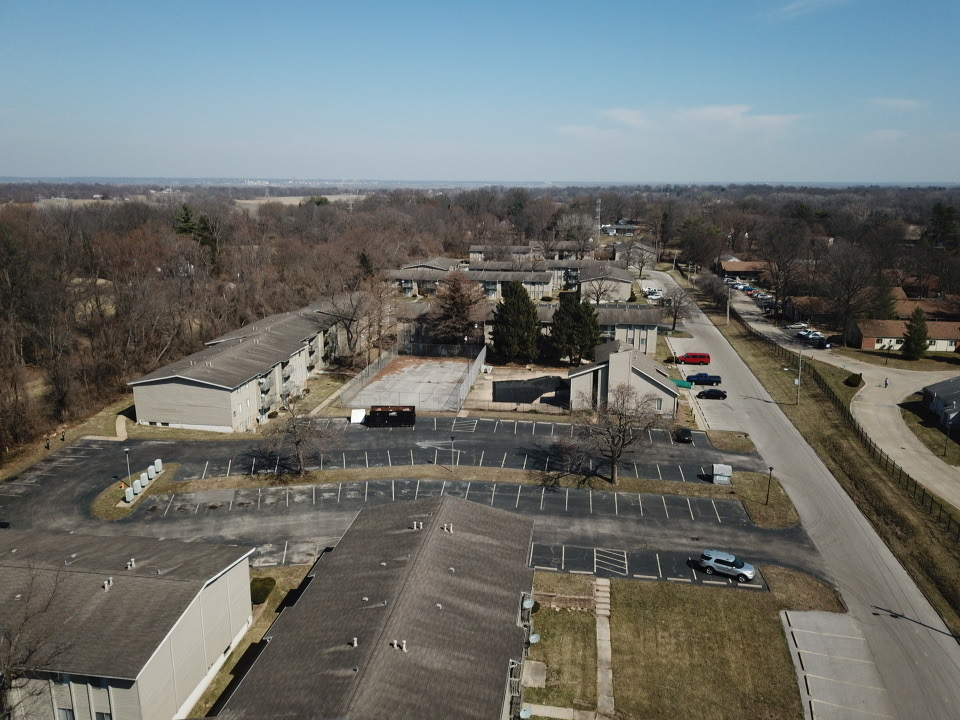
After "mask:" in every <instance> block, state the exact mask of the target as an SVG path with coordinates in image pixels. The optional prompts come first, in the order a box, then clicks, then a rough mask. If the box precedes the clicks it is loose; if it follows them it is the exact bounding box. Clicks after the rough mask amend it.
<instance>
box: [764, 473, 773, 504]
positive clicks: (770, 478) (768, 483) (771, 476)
mask: <svg viewBox="0 0 960 720" xmlns="http://www.w3.org/2000/svg"><path fill="white" fill-rule="evenodd" d="M772 482H773V467H770V474H769V475H767V499H766V500H764V501H763V504H764V505H769V504H770V483H772Z"/></svg>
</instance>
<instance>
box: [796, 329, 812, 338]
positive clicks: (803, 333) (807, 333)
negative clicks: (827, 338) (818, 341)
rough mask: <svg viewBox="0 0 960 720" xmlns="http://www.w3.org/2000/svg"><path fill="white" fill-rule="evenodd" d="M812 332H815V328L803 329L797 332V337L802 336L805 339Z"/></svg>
mask: <svg viewBox="0 0 960 720" xmlns="http://www.w3.org/2000/svg"><path fill="white" fill-rule="evenodd" d="M812 332H813V330H810V329H807V330H801V331H800V332H798V333H797V337H798V338H800V339H801V340H803V339H804V338H806V337H807V335H809V334H810V333H812Z"/></svg>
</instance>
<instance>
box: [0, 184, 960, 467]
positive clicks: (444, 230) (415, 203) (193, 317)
mask: <svg viewBox="0 0 960 720" xmlns="http://www.w3.org/2000/svg"><path fill="white" fill-rule="evenodd" d="M158 187H159V186H158ZM150 189H153V188H147V187H140V188H133V190H137V191H139V192H141V193H142V194H138V195H134V193H133V192H132V189H131V188H130V187H127V186H101V185H98V186H85V185H74V186H66V185H63V186H56V187H55V188H53V187H51V186H48V185H43V184H34V185H25V184H9V185H3V186H0V198H4V199H6V200H9V201H7V202H4V203H3V204H2V205H0V369H2V371H3V372H2V376H0V450H3V451H4V452H7V451H9V450H12V449H14V448H16V447H17V446H19V445H22V444H25V443H29V442H31V441H35V440H37V439H38V438H42V437H43V435H44V434H48V433H51V432H53V431H54V430H55V429H56V428H57V426H58V425H61V424H64V423H67V422H71V421H73V420H75V419H77V418H80V417H83V416H85V415H87V414H89V413H91V412H94V411H96V410H97V409H99V408H100V407H102V406H103V405H104V403H105V402H108V401H110V400H113V399H115V398H117V397H119V396H120V395H121V394H122V393H124V392H126V390H127V387H126V383H127V382H129V381H130V380H131V379H134V378H136V377H138V376H139V375H142V374H144V373H146V372H150V371H152V370H154V369H156V368H157V367H160V366H162V365H164V364H167V363H169V362H172V361H174V360H176V359H178V358H180V357H183V356H184V355H186V354H189V353H192V352H195V351H197V350H198V349H200V348H201V347H202V346H203V343H204V342H205V341H208V340H210V339H212V338H214V337H216V336H218V335H221V334H223V333H225V332H226V331H228V330H231V329H234V328H236V327H239V326H241V325H244V324H246V323H249V322H252V321H254V320H257V319H259V318H262V317H265V316H267V315H270V314H273V313H278V312H284V311H289V310H294V309H297V308H299V307H302V306H304V305H307V304H310V303H313V302H316V301H318V300H321V299H324V298H333V297H335V296H340V297H344V296H346V297H355V295H351V291H355V290H360V289H370V288H375V287H381V286H382V282H381V280H382V277H383V273H384V271H386V270H389V269H392V268H397V267H399V266H401V265H403V264H405V263H407V262H409V261H411V260H414V259H421V258H425V257H431V256H435V255H442V256H447V257H453V258H466V257H467V256H468V252H469V248H470V246H471V245H474V244H483V245H488V246H502V247H505V248H506V247H509V246H512V245H517V244H527V243H529V242H530V241H532V240H536V241H539V242H541V243H545V244H547V243H551V242H555V241H556V240H558V239H574V240H576V239H580V238H583V237H584V236H586V235H588V234H590V235H593V234H595V233H596V228H595V220H596V218H595V214H596V211H597V203H598V201H599V206H600V217H599V220H600V222H601V223H603V224H612V223H616V222H618V221H620V220H627V221H630V222H632V223H636V224H638V225H639V226H640V227H641V228H642V231H643V233H644V238H643V240H644V241H645V242H646V243H648V244H649V245H651V246H654V247H656V248H657V251H658V253H659V254H660V255H661V259H663V258H667V259H669V257H670V254H671V253H673V252H682V254H683V255H682V256H683V257H685V258H686V259H688V260H690V261H692V262H695V263H700V264H704V265H708V264H709V263H711V262H713V261H714V260H715V259H716V258H717V257H719V255H720V254H721V253H723V252H730V253H733V254H739V255H744V256H746V257H751V256H752V257H761V258H764V259H765V260H766V261H767V262H768V263H770V265H771V267H775V268H776V271H777V275H776V276H777V277H779V278H780V279H779V280H778V281H777V282H778V283H780V285H781V286H782V287H783V288H784V289H785V290H788V289H793V290H795V291H797V292H803V291H806V290H807V289H808V288H807V284H809V283H810V280H809V278H810V277H811V275H810V273H809V272H808V273H800V272H794V271H795V270H796V269H797V268H798V267H801V266H802V264H805V265H806V266H809V265H810V263H811V262H813V263H815V264H816V267H817V268H818V270H817V273H819V274H820V275H821V276H822V277H824V278H829V281H826V280H825V281H824V283H823V285H824V287H826V288H831V287H832V288H835V290H833V292H835V293H836V294H837V295H838V307H839V306H840V305H841V304H843V303H845V304H846V309H845V310H842V311H838V315H844V314H845V315H847V316H848V317H851V316H853V315H856V314H858V313H865V312H872V311H874V310H875V309H876V307H875V306H877V304H878V303H880V304H882V299H879V298H873V299H871V300H870V302H869V303H867V304H866V306H865V303H864V293H863V292H861V290H860V287H861V284H862V283H863V282H864V280H863V276H866V277H871V273H872V277H873V278H876V277H877V273H878V272H879V270H878V268H888V269H889V268H893V270H894V271H895V272H900V273H902V274H904V275H906V274H909V275H911V276H912V277H914V278H917V281H918V282H920V283H923V282H924V281H925V279H929V278H932V277H933V276H934V275H936V276H937V277H938V278H939V282H940V287H941V289H942V290H944V291H953V290H954V289H955V286H956V282H957V279H958V278H960V272H957V261H956V253H957V243H958V240H957V221H956V210H955V208H956V207H958V206H960V190H957V189H956V188H856V189H849V188H848V189H839V188H838V189H823V188H790V187H783V186H781V187H776V186H724V187H720V186H703V187H697V186H667V185H665V186H636V187H618V188H603V189H599V188H585V187H556V188H553V187H550V188H509V187H484V188H470V189H457V188H449V189H433V190H412V189H394V190H388V191H377V192H367V193H365V194H363V195H358V196H357V200H356V201H355V202H352V203H351V204H347V203H338V202H333V203H331V202H327V201H325V200H324V199H322V197H321V196H320V194H316V195H308V196H307V197H306V198H305V199H304V201H302V202H300V203H297V204H293V205H290V204H282V203H280V202H270V201H269V200H268V201H267V202H265V203H263V204H261V205H260V206H259V208H258V209H257V210H256V211H253V210H248V209H244V208H241V207H239V206H238V205H237V204H236V203H235V199H236V198H237V197H239V196H241V195H249V194H251V193H254V192H257V193H262V192H263V191H262V189H259V188H244V189H242V192H241V191H240V189H238V188H205V187H194V188H179V189H176V190H175V191H173V192H154V193H150V192H148V190H150ZM92 190H97V191H98V192H96V193H95V194H99V195H103V196H105V197H111V198H128V199H127V200H115V201H111V202H89V203H73V202H70V201H47V200H45V201H43V202H42V203H37V202H35V200H36V198H37V196H43V197H49V196H50V195H52V194H54V192H47V191H55V193H56V195H57V196H58V197H80V198H85V197H88V196H89V195H91V194H92V193H91V191H92ZM25 193H29V197H27V198H24V197H23V196H24V194H25ZM14 200H20V201H14ZM914 229H917V233H916V237H915V238H913V239H910V233H911V231H913V230H914ZM826 237H830V238H832V240H831V241H830V243H829V244H828V243H827V241H826V240H825V239H824V238H826ZM904 238H908V239H909V242H905V241H904ZM798 258H799V259H798ZM800 259H802V263H801V262H800ZM345 294H346V295H345ZM347 310H349V308H348V309H347ZM561 310H562V312H574V311H576V312H586V311H583V310H575V309H573V308H572V305H571V306H569V307H568V306H567V305H565V304H563V303H561V306H559V307H558V308H557V311H558V312H561ZM564 327H567V325H566V324H564ZM439 330H440V328H438V331H439ZM561 332H562V331H561ZM571 342H572V341H571ZM353 345H354V348H353V349H354V350H357V349H358V348H359V344H358V343H356V342H355V343H354V344H353ZM584 345H585V344H584ZM528 352H529V350H528V349H527V348H524V349H523V352H521V353H520V354H521V355H522V354H525V353H528ZM566 352H567V354H569V353H570V352H573V353H574V354H578V353H580V354H582V353H585V352H586V351H581V350H580V349H578V348H574V347H573V345H572V344H570V343H568V345H567V348H566Z"/></svg>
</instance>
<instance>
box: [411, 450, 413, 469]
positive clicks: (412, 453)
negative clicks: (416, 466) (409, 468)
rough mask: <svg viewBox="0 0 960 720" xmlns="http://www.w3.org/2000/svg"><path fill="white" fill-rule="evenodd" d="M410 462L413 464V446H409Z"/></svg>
mask: <svg viewBox="0 0 960 720" xmlns="http://www.w3.org/2000/svg"><path fill="white" fill-rule="evenodd" d="M410 464H411V465H413V448H410Z"/></svg>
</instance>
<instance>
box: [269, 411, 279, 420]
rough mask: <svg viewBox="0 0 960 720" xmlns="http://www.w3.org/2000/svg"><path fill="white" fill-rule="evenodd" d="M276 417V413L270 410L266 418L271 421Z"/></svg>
mask: <svg viewBox="0 0 960 720" xmlns="http://www.w3.org/2000/svg"><path fill="white" fill-rule="evenodd" d="M277 415H278V413H277V411H276V410H271V411H270V412H268V413H267V418H268V419H269V420H273V419H274V418H275V417H276V416H277Z"/></svg>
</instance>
